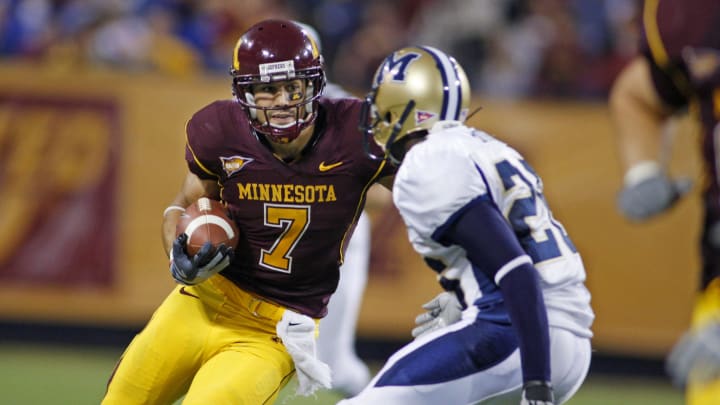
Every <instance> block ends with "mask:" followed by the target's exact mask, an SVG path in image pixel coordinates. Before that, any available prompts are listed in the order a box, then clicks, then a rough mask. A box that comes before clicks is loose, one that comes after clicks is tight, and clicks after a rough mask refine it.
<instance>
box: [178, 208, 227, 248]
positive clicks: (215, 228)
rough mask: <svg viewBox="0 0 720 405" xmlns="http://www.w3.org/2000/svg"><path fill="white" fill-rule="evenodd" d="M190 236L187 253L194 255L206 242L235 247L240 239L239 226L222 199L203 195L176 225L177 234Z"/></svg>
mask: <svg viewBox="0 0 720 405" xmlns="http://www.w3.org/2000/svg"><path fill="white" fill-rule="evenodd" d="M183 232H184V233H185V234H187V236H188V239H187V253H188V256H190V257H192V256H194V255H195V254H197V252H198V251H199V250H200V248H201V247H202V246H203V244H205V242H210V243H211V244H212V245H213V246H214V247H216V248H217V247H218V246H219V245H220V244H225V246H229V247H232V248H235V246H236V245H237V241H238V234H239V231H238V228H237V226H236V225H235V221H233V220H232V219H230V217H229V215H228V212H227V211H226V210H225V207H224V206H223V205H222V203H221V202H220V201H217V200H211V199H209V198H206V197H202V198H200V199H198V200H197V201H195V202H194V203H193V204H191V205H190V206H189V207H187V208H186V209H185V212H184V213H183V214H182V215H181V216H180V220H179V221H178V223H177V226H176V234H177V236H180V234H181V233H183Z"/></svg>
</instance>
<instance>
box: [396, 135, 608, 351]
mask: <svg viewBox="0 0 720 405" xmlns="http://www.w3.org/2000/svg"><path fill="white" fill-rule="evenodd" d="M542 189H543V186H542V181H541V180H540V178H539V177H538V176H537V174H535V172H534V171H533V169H532V168H531V167H530V166H529V165H528V164H527V162H525V160H523V158H522V156H521V155H520V154H519V153H518V152H517V151H515V150H514V149H512V148H511V147H509V146H508V145H506V144H504V143H502V142H500V141H498V140H497V139H495V138H493V137H491V136H490V135H488V134H486V133H484V132H482V131H479V130H476V129H473V128H469V127H466V126H464V125H462V124H460V123H458V122H450V121H445V122H439V123H437V124H435V126H434V127H433V128H432V130H431V131H430V134H429V135H428V136H427V137H426V139H425V140H424V141H423V142H420V143H418V144H417V145H415V146H413V148H412V149H411V150H410V151H409V152H408V153H407V155H406V156H405V157H404V159H403V164H402V165H401V166H400V169H399V171H398V172H397V175H396V177H395V184H394V187H393V200H394V202H395V205H396V206H397V208H398V210H399V211H400V214H401V216H402V218H403V220H404V221H405V224H406V225H407V229H408V236H409V238H410V242H411V243H412V245H413V247H414V248H415V250H416V251H417V252H418V253H420V254H421V255H422V256H423V257H425V258H426V260H427V261H428V262H438V263H442V265H443V266H441V267H442V268H439V269H437V270H438V271H439V276H442V277H443V278H445V279H449V280H457V281H458V282H459V285H460V288H461V289H462V292H463V294H464V298H465V302H466V303H467V304H468V305H473V304H474V305H475V307H477V308H482V305H483V303H484V302H489V301H490V300H496V299H497V298H498V297H499V296H500V291H499V288H498V286H497V285H496V284H495V282H494V281H493V280H492V279H490V278H489V277H487V276H486V275H485V273H483V272H482V271H473V268H472V265H471V263H470V261H469V260H468V259H467V257H466V254H465V250H464V249H463V248H461V247H459V246H456V245H454V246H443V245H441V244H440V243H438V242H436V241H435V240H434V239H433V234H434V233H436V232H438V231H439V230H441V229H442V227H443V226H444V225H446V224H448V222H449V221H450V220H451V219H452V218H453V217H454V216H455V215H456V214H457V213H458V212H460V211H461V210H462V208H463V207H465V206H466V205H467V204H469V203H471V202H472V201H474V200H475V199H478V198H489V199H490V200H491V201H492V202H494V204H495V205H496V206H497V208H498V209H499V210H500V212H501V213H502V215H503V217H505V219H506V220H507V222H508V224H509V225H510V226H511V228H512V229H513V231H514V233H515V235H516V236H517V237H518V240H519V241H520V243H521V245H522V247H523V248H524V250H525V252H526V253H527V254H528V255H529V256H530V257H531V258H532V261H533V264H534V266H535V268H536V269H537V270H538V273H539V275H540V279H541V288H542V291H543V296H544V299H545V306H546V307H547V312H548V324H549V325H550V326H552V327H558V328H562V329H566V330H569V331H571V332H573V333H574V334H576V335H578V336H582V337H591V336H592V332H591V330H590V326H591V324H592V322H593V319H594V314H593V311H592V308H591V307H590V293H589V291H588V290H587V288H586V287H585V285H584V282H585V269H584V266H583V262H582V259H581V258H580V255H579V254H578V252H577V250H576V249H575V247H574V246H573V244H572V242H571V241H570V239H569V237H568V235H567V233H566V231H565V229H564V228H563V226H562V225H561V224H560V223H559V222H558V221H557V220H555V219H554V218H553V216H552V213H551V212H550V209H549V208H548V206H547V203H546V201H545V198H544V197H543V194H542ZM479 231H480V230H479ZM480 315H482V309H480Z"/></svg>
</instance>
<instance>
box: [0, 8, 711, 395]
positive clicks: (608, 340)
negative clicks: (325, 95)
mask: <svg viewBox="0 0 720 405" xmlns="http://www.w3.org/2000/svg"><path fill="white" fill-rule="evenodd" d="M639 11H640V8H639V2H638V1H636V0H607V1H604V2H594V1H583V0H443V1H441V0H422V1H421V0H416V1H413V0H373V1H361V0H345V1H329V0H328V1H320V0H304V1H292V2H291V1H279V0H212V1H210V0H205V1H203V0H0V390H1V391H2V392H3V400H2V401H0V402H3V403H8V404H38V403H56V404H85V403H87V404H92V403H97V402H99V398H100V396H101V395H102V392H103V390H104V383H105V380H106V379H107V377H108V376H109V374H110V372H111V370H112V367H113V366H114V362H115V360H116V359H117V357H118V356H119V354H120V352H121V350H122V349H123V348H124V346H125V345H126V344H127V343H128V342H129V340H130V339H131V338H132V336H133V334H134V333H136V332H137V331H138V330H139V329H140V328H141V327H142V326H143V325H144V323H145V322H146V321H147V320H148V318H149V317H150V315H151V313H152V311H153V310H154V308H155V307H156V306H157V305H158V304H159V303H160V301H161V300H162V299H163V298H164V296H165V295H166V293H167V292H168V291H169V290H170V289H171V288H172V285H173V283H172V280H171V278H170V277H168V274H167V270H166V267H167V259H166V258H165V256H164V255H163V253H162V250H161V248H160V242H159V225H160V218H161V215H162V211H163V209H164V208H165V206H166V205H167V202H168V201H169V200H170V199H171V198H172V197H173V196H174V194H175V192H176V191H177V188H178V187H179V181H180V179H181V176H182V173H183V172H184V161H183V147H184V124H185V121H186V120H187V119H188V118H189V117H190V115H191V114H192V113H193V112H195V111H196V110H197V109H198V108H200V107H201V106H203V105H205V104H206V103H208V102H209V101H211V100H214V99H218V98H227V97H230V82H229V78H228V76H227V68H228V64H229V60H230V55H231V50H232V48H233V46H234V42H235V40H236V38H237V37H238V35H239V34H240V33H241V32H242V31H243V30H244V29H245V28H247V27H248V26H250V25H251V24H253V23H254V22H256V21H258V20H260V19H263V18H267V17H285V18H292V19H297V20H301V21H304V22H307V23H310V24H313V25H314V26H315V27H317V28H318V31H319V32H320V34H321V36H322V39H323V49H324V53H325V56H326V62H327V63H328V66H329V70H328V72H329V76H330V78H331V79H332V80H333V81H335V82H337V83H339V84H341V85H343V86H346V87H347V88H348V89H350V90H352V91H353V92H355V93H356V94H359V95H361V94H363V93H364V92H365V91H366V89H367V86H368V83H370V75H371V74H372V72H373V71H374V69H375V67H376V66H377V65H378V63H379V62H380V59H381V58H382V57H383V56H385V55H386V54H387V53H388V52H390V51H391V50H393V49H395V48H397V47H399V46H402V45H405V44H414V43H419V44H427V45H434V46H437V47H440V48H442V49H444V50H446V51H448V52H449V53H451V54H453V55H454V56H456V57H457V58H458V59H459V61H460V62H461V63H462V64H463V65H464V66H465V68H466V70H467V71H468V74H469V76H470V80H471V82H472V84H473V90H474V92H475V98H474V106H475V107H482V110H481V111H480V112H479V113H478V114H476V115H475V116H473V117H472V119H471V124H473V125H475V126H477V127H479V128H482V129H485V130H487V131H488V132H490V133H492V134H494V135H495V136H497V137H498V138H500V139H502V140H505V141H507V142H509V143H511V144H512V145H514V146H516V147H517V148H518V149H519V150H520V151H521V152H523V153H524V154H525V156H526V157H527V158H528V160H529V161H530V162H531V163H532V164H533V166H534V167H535V168H536V170H537V171H538V172H539V174H540V175H541V176H542V177H543V179H544V181H545V184H546V186H547V198H548V200H550V203H551V206H553V207H554V210H555V212H554V214H555V216H556V217H557V218H559V219H560V220H561V221H562V222H563V223H564V225H565V226H566V227H567V228H568V231H569V232H570V234H571V235H572V237H573V239H574V242H575V244H576V245H577V247H578V248H579V249H580V252H581V253H582V254H583V257H584V258H585V260H586V265H587V270H588V278H589V279H588V286H589V288H590V290H591V292H592V293H593V306H594V309H595V311H596V314H597V320H596V323H595V325H594V328H593V329H594V331H595V334H596V337H595V339H594V346H595V358H594V360H593V365H592V368H591V373H590V377H589V379H588V383H587V384H586V385H585V386H584V387H583V388H582V389H581V391H580V393H579V394H578V396H577V397H576V398H575V399H574V400H573V401H571V404H573V405H592V404H645V403H647V404H680V403H682V395H681V392H680V391H678V390H677V389H674V388H673V387H671V386H670V384H669V381H668V380H667V378H666V377H665V374H664V372H663V365H662V359H663V357H664V356H665V354H666V353H667V352H668V350H669V349H670V347H671V346H672V344H673V343H674V342H675V340H676V339H677V338H678V337H679V335H680V333H681V332H682V331H683V330H684V328H685V327H686V326H687V324H688V322H689V316H690V307H691V303H692V300H693V295H694V289H695V285H696V278H697V268H698V258H697V251H696V239H697V231H698V223H699V217H700V214H699V205H698V197H697V194H693V195H692V196H691V198H688V199H685V200H684V201H683V202H681V203H680V204H679V205H678V207H677V208H676V209H674V210H673V211H672V212H671V213H669V214H668V215H665V216H664V217H662V218H660V219H658V220H656V221H654V222H651V223H648V224H646V225H643V226H637V225H633V224H631V223H628V222H626V221H625V220H623V219H622V218H621V217H620V216H619V215H618V214H617V213H616V211H615V208H614V200H615V194H616V192H617V190H618V189H619V186H620V178H621V173H620V168H619V163H618V159H617V156H616V153H615V148H614V144H613V142H614V139H613V133H612V127H611V125H610V122H609V119H608V116H607V110H606V107H605V98H606V96H607V92H608V89H609V86H610V84H611V82H612V79H613V78H614V77H615V75H616V74H617V72H618V71H619V69H620V68H621V67H622V66H623V63H624V62H625V61H627V60H628V59H629V58H630V57H631V56H632V55H633V53H634V52H635V43H636V40H637V35H638V33H637V25H636V23H637V19H638V17H639V15H638V13H639ZM693 131H694V129H693V127H692V124H691V123H689V122H687V121H684V120H682V119H678V120H677V121H676V122H674V123H673V125H671V126H670V127H669V128H668V134H669V136H677V137H678V139H677V142H678V145H677V148H676V149H677V152H678V153H676V154H675V156H674V157H673V159H672V161H671V168H672V170H673V171H674V172H676V173H678V174H685V175H690V176H693V175H694V174H695V173H696V172H697V170H698V165H699V163H698V159H697V156H696V151H695V141H696V139H695V138H694V137H693V135H692V134H693ZM430 164H432V162H430ZM379 193H381V192H379ZM379 201H380V202H379V203H376V204H374V205H373V206H372V207H370V214H371V218H372V220H373V226H374V228H373V235H374V236H373V252H372V268H371V276H370V280H369V284H368V287H367V291H366V294H365V301H364V303H363V308H362V313H361V317H360V323H359V328H358V349H359V352H360V354H361V355H362V356H363V357H364V358H366V359H367V360H368V361H370V362H372V364H374V365H375V367H379V365H380V364H381V363H382V361H383V360H384V359H385V358H386V356H387V355H388V354H389V353H390V352H391V351H392V350H393V349H395V348H397V347H398V346H399V345H401V344H402V343H404V342H406V341H408V337H409V331H410V329H411V325H412V321H413V319H414V316H415V315H416V313H417V311H418V308H419V306H420V304H421V303H423V302H425V301H426V300H427V299H428V298H429V297H432V296H434V295H435V294H436V292H437V288H438V287H437V286H436V285H435V282H434V278H433V277H432V276H431V273H430V272H428V271H427V270H425V269H424V267H425V266H424V264H423V263H422V262H421V261H420V260H419V259H418V258H417V257H416V255H415V254H414V253H413V252H412V250H411V248H410V246H409V244H408V243H407V241H406V237H405V231H404V229H403V227H402V223H401V221H400V219H399V217H398V216H397V213H396V212H395V211H394V209H393V208H392V207H391V206H390V205H389V204H387V202H385V203H383V202H382V199H379ZM286 391H287V390H286ZM334 399H337V397H332V394H330V393H327V394H326V393H323V394H321V395H320V396H319V397H318V398H316V399H315V401H314V402H300V401H298V400H297V398H293V397H290V396H285V397H284V399H283V401H281V402H282V403H334V402H333V400H334Z"/></svg>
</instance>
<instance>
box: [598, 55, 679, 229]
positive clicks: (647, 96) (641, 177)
mask: <svg viewBox="0 0 720 405" xmlns="http://www.w3.org/2000/svg"><path fill="white" fill-rule="evenodd" d="M609 105H610V113H611V116H612V120H613V124H614V126H615V134H616V136H617V142H618V148H619V152H620V157H621V159H622V164H623V167H624V170H625V176H624V178H623V188H622V190H621V192H620V194H619V196H618V209H619V210H620V212H621V213H622V214H623V215H625V216H626V217H627V218H629V219H632V220H645V219H648V218H651V217H653V216H655V215H657V214H659V213H661V212H663V211H665V210H667V209H668V208H670V207H671V206H673V205H674V204H675V202H677V200H678V199H679V198H680V197H682V196H683V195H684V194H685V193H687V192H688V191H689V190H690V185H691V183H690V182H689V181H688V180H686V179H681V180H673V179H670V178H669V177H668V175H667V173H666V170H665V167H663V163H662V162H661V161H660V160H661V157H662V156H666V155H669V150H664V149H669V148H670V144H669V143H667V142H665V141H664V139H663V135H662V127H663V125H664V124H665V122H666V120H667V118H668V117H669V116H670V115H671V113H672V109H670V108H669V107H668V106H666V105H665V104H664V103H663V101H662V99H661V98H660V96H659V95H658V93H657V91H656V90H655V87H654V85H653V81H652V76H651V67H650V63H649V62H648V61H647V60H646V59H645V58H644V57H642V56H638V57H636V58H635V59H634V60H633V61H632V62H631V63H630V64H629V65H628V66H627V67H626V68H625V69H624V70H623V71H622V72H621V73H620V75H619V76H618V78H617V80H616V81H615V83H614V84H613V88H612V91H611V94H610V104H609Z"/></svg>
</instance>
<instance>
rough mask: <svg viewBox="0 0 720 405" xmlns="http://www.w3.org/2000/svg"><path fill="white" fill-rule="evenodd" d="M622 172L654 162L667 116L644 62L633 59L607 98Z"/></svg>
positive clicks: (659, 153)
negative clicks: (641, 164) (641, 163)
mask: <svg viewBox="0 0 720 405" xmlns="http://www.w3.org/2000/svg"><path fill="white" fill-rule="evenodd" d="M609 107H610V113H611V117H612V121H613V124H614V126H615V134H616V136H617V143H618V149H619V152H620V158H621V163H622V165H623V169H624V170H628V169H629V168H631V167H632V166H634V165H636V164H637V163H640V162H642V161H657V160H658V159H659V158H660V156H661V150H662V148H663V143H662V135H661V133H662V131H661V129H662V126H663V125H664V123H665V120H666V118H667V117H668V116H669V112H668V110H666V109H665V108H664V106H663V105H662V102H661V101H660V98H659V97H658V95H657V93H656V92H655V89H654V88H653V85H652V79H651V77H650V71H649V68H648V65H647V61H646V60H644V59H643V58H637V59H635V60H634V61H633V62H631V63H630V65H628V66H627V67H626V68H625V69H624V70H623V71H622V73H621V74H620V76H619V77H618V79H617V80H616V82H615V84H614V85H613V89H612V92H611V94H610V103H609Z"/></svg>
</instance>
